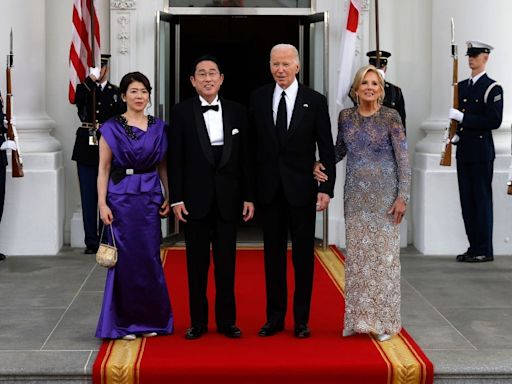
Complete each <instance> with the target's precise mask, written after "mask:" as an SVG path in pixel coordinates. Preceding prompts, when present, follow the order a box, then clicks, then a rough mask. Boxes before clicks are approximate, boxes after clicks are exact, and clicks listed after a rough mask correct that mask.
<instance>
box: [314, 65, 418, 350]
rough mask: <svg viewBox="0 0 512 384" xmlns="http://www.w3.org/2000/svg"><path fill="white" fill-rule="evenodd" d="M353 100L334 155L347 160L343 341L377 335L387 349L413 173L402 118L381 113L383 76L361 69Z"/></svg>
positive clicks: (393, 329)
mask: <svg viewBox="0 0 512 384" xmlns="http://www.w3.org/2000/svg"><path fill="white" fill-rule="evenodd" d="M350 92H351V96H352V97H353V99H354V100H357V106H355V107H353V108H348V109H344V110H342V111H341V112H340V115H339V118H338V138H337V140H336V149H335V153H336V160H337V161H340V160H342V159H343V158H344V157H345V156H346V157H347V166H346V178H345V190H344V210H345V228H346V251H347V252H346V253H347V254H346V263H345V278H346V284H345V324H344V329H343V335H344V336H350V335H353V334H356V333H373V334H375V335H376V336H377V338H378V340H380V341H385V340H388V339H389V338H390V337H391V336H392V335H394V334H396V333H398V332H399V331H400V329H401V319H400V259H399V254H400V225H399V224H400V222H401V221H402V218H403V215H404V213H405V210H406V205H407V202H408V199H409V192H408V190H409V184H410V179H411V169H410V166H409V157H408V152H407V142H406V139H405V130H404V127H403V126H402V123H401V120H400V116H399V115H398V113H397V112H396V111H395V110H394V109H390V108H387V107H385V106H383V105H381V102H382V100H383V99H384V79H383V78H382V76H381V75H380V73H379V72H378V70H377V69H376V68H375V67H373V66H371V65H369V66H365V67H363V68H361V69H360V70H359V71H358V72H357V73H356V75H355V78H354V82H353V83H352V88H351V91H350ZM315 175H316V176H317V179H318V176H319V175H318V174H317V172H315Z"/></svg>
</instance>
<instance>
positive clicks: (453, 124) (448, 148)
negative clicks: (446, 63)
mask: <svg viewBox="0 0 512 384" xmlns="http://www.w3.org/2000/svg"><path fill="white" fill-rule="evenodd" d="M451 48H452V60H453V69H452V90H453V108H455V109H459V85H458V69H459V58H458V56H457V44H455V25H454V23H453V18H452V43H451ZM457 124H458V123H457V121H456V120H453V119H452V120H450V127H449V128H447V129H446V131H445V134H444V148H443V151H442V152H441V161H440V162H439V165H444V166H447V167H449V166H450V165H452V143H453V142H456V141H452V140H453V138H454V136H456V134H457Z"/></svg>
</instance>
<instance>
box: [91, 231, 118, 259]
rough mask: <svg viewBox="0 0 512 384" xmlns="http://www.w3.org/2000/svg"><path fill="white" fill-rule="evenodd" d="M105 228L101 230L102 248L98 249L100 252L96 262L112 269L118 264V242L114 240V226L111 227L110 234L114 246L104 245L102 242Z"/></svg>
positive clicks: (97, 254) (97, 253)
mask: <svg viewBox="0 0 512 384" xmlns="http://www.w3.org/2000/svg"><path fill="white" fill-rule="evenodd" d="M104 229H105V226H103V228H102V230H101V236H100V246H99V247H98V252H96V262H97V263H98V264H99V265H101V266H102V267H105V268H111V267H113V266H114V265H116V262H117V248H116V241H115V239H114V232H113V231H112V225H110V233H111V234H112V242H113V244H114V245H108V244H104V243H102V242H101V241H102V240H103V231H104Z"/></svg>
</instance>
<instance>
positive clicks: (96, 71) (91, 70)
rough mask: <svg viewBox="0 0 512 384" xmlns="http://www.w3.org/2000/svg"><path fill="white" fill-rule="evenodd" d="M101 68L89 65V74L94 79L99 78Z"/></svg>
mask: <svg viewBox="0 0 512 384" xmlns="http://www.w3.org/2000/svg"><path fill="white" fill-rule="evenodd" d="M100 73H101V70H100V68H98V67H91V68H89V76H91V77H94V79H93V80H94V81H96V80H98V79H99V78H100Z"/></svg>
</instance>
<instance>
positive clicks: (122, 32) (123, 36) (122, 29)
mask: <svg viewBox="0 0 512 384" xmlns="http://www.w3.org/2000/svg"><path fill="white" fill-rule="evenodd" d="M117 24H119V32H118V33H117V40H119V53H120V54H121V55H126V54H128V52H129V51H130V50H129V49H128V47H129V45H130V32H129V28H130V15H129V14H126V13H124V14H120V15H119V16H118V17H117Z"/></svg>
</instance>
